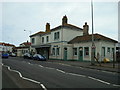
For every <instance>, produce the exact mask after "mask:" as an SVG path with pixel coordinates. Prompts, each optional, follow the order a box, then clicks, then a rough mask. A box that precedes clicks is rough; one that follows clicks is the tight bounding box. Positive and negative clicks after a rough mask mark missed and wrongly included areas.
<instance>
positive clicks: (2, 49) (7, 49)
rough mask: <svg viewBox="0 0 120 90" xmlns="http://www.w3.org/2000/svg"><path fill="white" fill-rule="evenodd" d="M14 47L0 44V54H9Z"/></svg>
mask: <svg viewBox="0 0 120 90" xmlns="http://www.w3.org/2000/svg"><path fill="white" fill-rule="evenodd" d="M14 47H15V45H13V44H9V43H0V52H5V53H11V52H13V48H14Z"/></svg>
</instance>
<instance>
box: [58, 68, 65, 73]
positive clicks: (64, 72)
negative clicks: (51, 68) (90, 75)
mask: <svg viewBox="0 0 120 90" xmlns="http://www.w3.org/2000/svg"><path fill="white" fill-rule="evenodd" d="M56 70H57V71H59V72H62V73H66V72H65V71H62V70H60V69H56Z"/></svg>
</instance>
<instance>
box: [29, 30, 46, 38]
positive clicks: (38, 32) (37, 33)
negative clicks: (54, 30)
mask: <svg viewBox="0 0 120 90" xmlns="http://www.w3.org/2000/svg"><path fill="white" fill-rule="evenodd" d="M44 33H45V32H42V31H40V32H37V33H35V34H33V35H30V37H32V36H35V35H39V34H44Z"/></svg>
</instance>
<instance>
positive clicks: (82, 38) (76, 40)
mask: <svg viewBox="0 0 120 90" xmlns="http://www.w3.org/2000/svg"><path fill="white" fill-rule="evenodd" d="M94 40H95V41H96V40H105V41H112V42H115V43H117V42H118V41H116V40H113V39H111V38H108V37H106V36H103V35H100V34H94ZM86 41H92V34H90V35H84V36H77V37H75V38H73V39H72V40H70V41H69V42H68V44H73V43H80V42H86Z"/></svg>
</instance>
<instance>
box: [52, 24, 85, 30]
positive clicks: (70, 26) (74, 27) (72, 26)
mask: <svg viewBox="0 0 120 90" xmlns="http://www.w3.org/2000/svg"><path fill="white" fill-rule="evenodd" d="M64 27H66V28H71V29H78V30H83V29H82V28H80V27H77V26H75V25H72V24H64V25H60V26H57V27H55V28H53V29H51V31H54V30H56V29H60V28H64Z"/></svg>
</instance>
